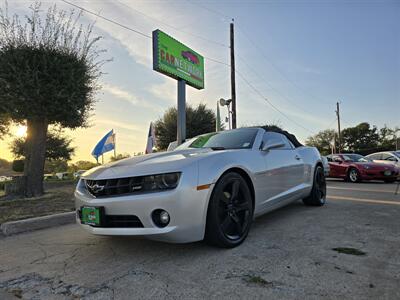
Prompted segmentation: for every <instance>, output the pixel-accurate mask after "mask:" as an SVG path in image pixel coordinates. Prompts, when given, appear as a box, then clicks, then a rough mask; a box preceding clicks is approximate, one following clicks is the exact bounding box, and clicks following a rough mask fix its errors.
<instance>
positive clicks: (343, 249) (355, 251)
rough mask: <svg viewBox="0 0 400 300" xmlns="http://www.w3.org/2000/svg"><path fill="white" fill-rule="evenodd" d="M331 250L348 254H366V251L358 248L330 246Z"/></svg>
mask: <svg viewBox="0 0 400 300" xmlns="http://www.w3.org/2000/svg"><path fill="white" fill-rule="evenodd" d="M332 250H333V251H336V252H338V253H343V254H349V255H366V254H367V253H366V252H364V251H361V250H358V249H356V248H346V247H338V248H332Z"/></svg>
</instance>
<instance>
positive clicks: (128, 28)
mask: <svg viewBox="0 0 400 300" xmlns="http://www.w3.org/2000/svg"><path fill="white" fill-rule="evenodd" d="M61 1H62V2H64V3H66V4H68V5H71V6H74V7H76V8H78V9H80V10H82V11H84V12H87V13H88V14H91V15H94V16H96V17H98V18H100V19H103V20H105V21H107V22H110V23H112V24H114V25H117V26H120V27H122V28H125V29H126V30H129V31H132V32H134V33H136V34H139V35H141V36H144V37H146V38H149V39H151V38H152V37H151V36H150V35H148V34H146V33H143V32H141V31H139V30H136V29H133V28H130V27H128V26H126V25H123V24H121V23H118V22H117V21H114V20H111V19H109V18H106V17H103V16H101V15H100V14H97V13H95V12H92V11H90V10H88V9H86V8H83V7H82V6H79V5H76V4H74V3H71V2H69V1H66V0H61Z"/></svg>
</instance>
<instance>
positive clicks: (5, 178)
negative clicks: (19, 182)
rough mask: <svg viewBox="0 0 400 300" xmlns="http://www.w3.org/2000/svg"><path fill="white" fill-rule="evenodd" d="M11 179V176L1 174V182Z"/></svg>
mask: <svg viewBox="0 0 400 300" xmlns="http://www.w3.org/2000/svg"><path fill="white" fill-rule="evenodd" d="M11 180H12V177H11V176H0V182H4V181H11Z"/></svg>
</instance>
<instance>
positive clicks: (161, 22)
mask: <svg viewBox="0 0 400 300" xmlns="http://www.w3.org/2000/svg"><path fill="white" fill-rule="evenodd" d="M115 1H116V2H118V3H119V4H121V5H123V6H125V7H127V8H129V9H130V10H133V11H135V12H136V13H138V14H140V15H142V16H145V17H146V18H149V19H151V20H153V21H155V22H158V23H160V24H163V25H165V26H168V27H170V28H172V29H173V30H176V31H179V32H182V33H184V34H187V35H191V36H193V37H195V38H198V39H201V40H203V41H206V42H209V43H213V44H215V45H218V46H221V47H224V48H229V46H228V45H225V44H223V43H220V42H217V41H214V40H211V39H209V38H206V37H203V36H201V35H198V34H195V33H191V32H188V31H185V30H182V29H180V28H178V27H176V26H173V25H171V24H168V23H166V22H164V21H161V20H159V19H157V18H154V17H152V16H149V15H147V14H145V13H144V12H142V11H139V10H137V9H136V8H133V7H131V6H129V5H127V4H125V3H123V2H121V1H119V0H115Z"/></svg>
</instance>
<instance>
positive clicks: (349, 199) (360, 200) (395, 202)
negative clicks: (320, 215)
mask: <svg viewBox="0 0 400 300" xmlns="http://www.w3.org/2000/svg"><path fill="white" fill-rule="evenodd" d="M330 199H333V200H346V201H355V202H365V203H374V204H391V205H400V202H397V201H387V200H373V199H361V198H353V197H340V196H328V200H330Z"/></svg>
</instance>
